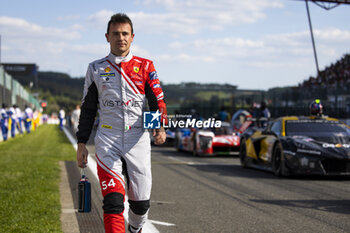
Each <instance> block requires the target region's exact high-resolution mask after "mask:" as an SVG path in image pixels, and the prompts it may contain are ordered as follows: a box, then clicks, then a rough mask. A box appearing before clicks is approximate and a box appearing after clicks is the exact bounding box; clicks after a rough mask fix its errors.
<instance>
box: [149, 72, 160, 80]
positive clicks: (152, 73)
mask: <svg viewBox="0 0 350 233" xmlns="http://www.w3.org/2000/svg"><path fill="white" fill-rule="evenodd" d="M149 79H150V80H156V79H158V75H157V72H156V71H153V72H151V73H149Z"/></svg>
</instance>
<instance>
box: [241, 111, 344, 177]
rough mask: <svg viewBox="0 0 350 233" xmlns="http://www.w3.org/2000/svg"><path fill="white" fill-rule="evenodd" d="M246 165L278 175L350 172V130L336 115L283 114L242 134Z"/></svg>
mask: <svg viewBox="0 0 350 233" xmlns="http://www.w3.org/2000/svg"><path fill="white" fill-rule="evenodd" d="M240 161H241V165H242V166H243V167H254V168H259V169H264V170H268V171H272V172H273V173H274V174H275V175H277V176H280V175H283V176H287V175H294V174H295V175H298V174H307V175H350V129H349V126H348V125H346V124H344V123H342V122H340V121H339V120H337V119H334V118H328V117H327V118H321V117H315V116H310V117H296V116H295V117H281V118H278V119H276V120H274V121H272V122H270V123H269V125H268V127H267V128H266V129H259V128H256V127H251V128H248V129H247V130H246V132H244V133H243V134H242V135H241V147H240Z"/></svg>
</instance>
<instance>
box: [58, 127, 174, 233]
mask: <svg viewBox="0 0 350 233" xmlns="http://www.w3.org/2000/svg"><path fill="white" fill-rule="evenodd" d="M63 131H64V133H65V134H66V136H67V138H68V140H69V141H70V142H71V143H72V145H73V147H74V149H75V150H77V148H78V146H77V141H76V139H75V138H74V137H73V136H72V134H71V133H70V132H69V131H68V130H67V129H66V128H65V127H63ZM89 157H90V159H89V162H88V164H87V167H88V168H89V169H90V171H91V172H92V173H93V174H94V176H95V178H96V179H97V180H98V175H97V164H96V160H95V158H94V156H89ZM127 199H128V196H127V195H125V203H124V206H125V210H124V218H125V220H127V219H128V212H129V202H128V201H127ZM152 223H154V224H158V225H163V226H175V224H172V223H167V222H160V221H156V220H150V219H147V220H146V223H145V225H144V226H143V228H142V232H143V233H159V231H158V230H157V228H156V227H155V226H154V225H153V224H152Z"/></svg>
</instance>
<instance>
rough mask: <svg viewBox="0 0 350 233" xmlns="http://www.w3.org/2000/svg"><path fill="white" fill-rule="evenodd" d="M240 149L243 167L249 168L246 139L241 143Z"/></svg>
mask: <svg viewBox="0 0 350 233" xmlns="http://www.w3.org/2000/svg"><path fill="white" fill-rule="evenodd" d="M239 148H240V149H239V159H240V161H241V165H242V167H247V146H246V143H245V139H243V140H242V141H241V143H240V147H239Z"/></svg>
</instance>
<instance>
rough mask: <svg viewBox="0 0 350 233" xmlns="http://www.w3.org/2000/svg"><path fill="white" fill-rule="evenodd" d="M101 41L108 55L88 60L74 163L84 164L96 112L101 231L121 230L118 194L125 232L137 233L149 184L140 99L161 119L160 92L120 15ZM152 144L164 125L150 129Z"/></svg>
mask: <svg viewBox="0 0 350 233" xmlns="http://www.w3.org/2000/svg"><path fill="white" fill-rule="evenodd" d="M105 36H106V39H107V41H108V43H109V45H110V54H109V55H108V56H107V57H105V58H102V59H100V60H97V61H94V62H92V63H90V64H89V67H88V70H87V74H86V78H85V84H84V93H83V101H82V105H81V115H80V119H79V127H78V132H77V138H78V150H77V162H78V166H79V167H82V168H83V167H85V166H86V163H87V156H88V151H87V149H86V146H85V144H86V142H87V141H88V139H89V136H90V133H91V129H92V127H93V124H94V120H95V116H96V113H97V112H98V114H99V125H98V128H97V132H96V137H95V146H96V159H97V171H98V176H99V180H100V186H101V190H102V195H103V197H104V198H103V210H104V225H105V230H106V232H107V233H109V232H125V227H124V226H125V225H124V224H125V223H124V217H123V212H124V198H125V193H126V192H127V194H128V198H129V206H130V209H129V221H128V222H129V226H128V230H129V232H133V233H135V232H141V231H142V226H143V225H144V223H145V221H146V219H147V215H148V210H149V207H150V195H151V186H152V174H151V146H150V135H149V132H148V131H147V130H145V129H143V110H144V109H145V105H146V104H145V103H146V100H147V101H148V105H149V108H150V110H151V111H159V112H160V113H161V122H163V121H164V122H167V115H166V114H167V111H166V105H165V102H164V94H163V90H162V88H161V86H160V81H159V79H158V76H157V72H156V70H155V68H154V66H153V62H152V61H150V60H148V59H144V58H141V57H136V56H133V55H132V53H131V51H130V45H131V43H132V42H133V39H134V32H133V26H132V22H131V20H130V18H129V17H128V16H127V15H125V14H115V15H113V16H112V17H111V19H110V21H109V22H108V27H107V33H106V35H105ZM153 136H154V138H155V143H156V144H162V143H164V142H165V138H166V135H165V131H164V128H162V127H161V128H160V129H155V130H153Z"/></svg>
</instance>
